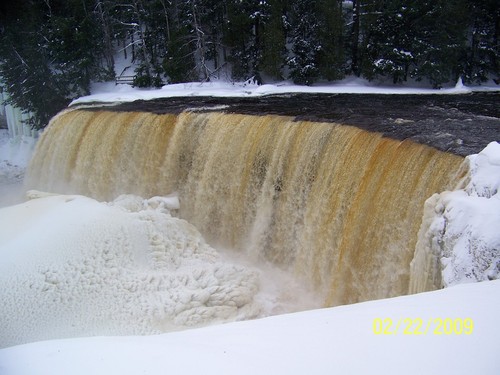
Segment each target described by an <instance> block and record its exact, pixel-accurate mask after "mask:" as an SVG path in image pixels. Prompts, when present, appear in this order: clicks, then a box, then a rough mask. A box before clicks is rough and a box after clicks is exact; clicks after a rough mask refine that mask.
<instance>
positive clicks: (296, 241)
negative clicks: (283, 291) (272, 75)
mask: <svg viewBox="0 0 500 375" xmlns="http://www.w3.org/2000/svg"><path fill="white" fill-rule="evenodd" d="M462 161H463V158H462V157H459V156H455V155H452V154H448V153H444V152H441V151H438V150H436V149H434V148H431V147H428V146H424V145H420V144H416V143H413V142H411V141H399V140H394V139H389V138H385V137H382V136H381V135H380V134H379V133H372V132H367V131H365V130H361V129H359V128H355V127H351V126H341V125H338V124H335V123H331V122H329V123H327V122H310V121H296V120H294V119H293V118H291V117H287V116H279V115H264V116H252V115H245V114H226V113H221V112H209V113H206V112H181V113H178V114H154V113H146V112H111V111H106V110H100V111H92V112H90V111H84V110H74V111H69V112H66V113H63V114H60V115H59V116H57V117H56V118H55V119H54V120H53V121H52V123H51V125H50V126H49V128H48V129H47V130H46V132H45V133H44V134H43V136H42V138H41V139H40V141H39V143H38V146H37V149H36V152H35V155H34V158H33V161H32V164H31V166H30V168H29V171H28V177H27V180H26V186H27V188H36V189H40V190H47V191H52V192H61V193H79V194H84V195H88V196H91V197H94V198H97V199H102V200H108V199H112V198H114V197H116V196H117V195H119V194H122V193H131V194H137V195H141V196H143V197H150V196H154V195H166V194H169V193H172V192H178V193H179V197H180V201H181V210H180V213H179V215H180V216H181V217H183V218H185V219H186V220H188V221H189V222H191V223H192V224H194V225H195V226H196V227H197V228H198V229H199V230H200V231H201V232H202V233H203V234H204V236H205V238H206V239H207V240H208V241H209V242H210V243H212V244H214V245H216V246H223V247H229V248H232V249H234V251H237V252H242V253H245V254H247V255H249V256H251V257H253V258H254V259H256V260H262V261H271V262H272V263H274V264H275V265H278V266H280V267H282V268H284V269H287V270H290V271H291V272H292V273H293V274H294V275H295V276H296V277H297V278H299V279H301V280H304V282H306V283H311V284H312V285H314V287H315V288H316V290H318V291H319V292H320V293H321V294H322V295H323V296H324V299H325V305H338V304H344V303H353V302H358V301H365V300H370V299H377V298H384V297H391V296H397V295H402V294H406V293H407V291H408V286H409V272H410V262H411V260H412V258H413V254H414V250H415V244H416V242H417V234H418V230H419V226H420V223H421V220H422V212H423V204H424V202H425V200H426V199H427V198H428V197H430V196H431V195H432V194H433V193H435V192H441V191H443V190H446V189H447V188H450V187H453V185H454V184H455V181H454V175H455V173H456V172H457V171H458V170H459V166H460V164H461V162H462ZM417 272H418V271H417Z"/></svg>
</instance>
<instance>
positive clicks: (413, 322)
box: [372, 318, 474, 335]
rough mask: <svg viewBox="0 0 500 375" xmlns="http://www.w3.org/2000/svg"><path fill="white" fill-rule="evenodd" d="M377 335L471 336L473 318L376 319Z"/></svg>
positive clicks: (374, 330) (375, 331)
mask: <svg viewBox="0 0 500 375" xmlns="http://www.w3.org/2000/svg"><path fill="white" fill-rule="evenodd" d="M372 328H373V333H374V334H375V335H427V334H432V335H471V334H472V332H473V331H474V322H473V320H472V319H471V318H428V319H422V318H398V319H392V318H375V319H373V326H372Z"/></svg>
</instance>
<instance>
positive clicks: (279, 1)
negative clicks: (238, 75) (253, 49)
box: [259, 0, 288, 80]
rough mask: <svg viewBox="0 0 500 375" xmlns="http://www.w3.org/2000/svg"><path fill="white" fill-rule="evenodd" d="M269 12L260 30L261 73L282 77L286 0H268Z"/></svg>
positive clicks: (286, 11)
mask: <svg viewBox="0 0 500 375" xmlns="http://www.w3.org/2000/svg"><path fill="white" fill-rule="evenodd" d="M268 3H269V12H268V16H267V17H266V19H265V22H264V25H263V31H262V47H261V48H262V60H261V62H260V65H259V67H260V69H261V70H262V73H264V74H266V75H268V76H270V77H271V78H272V79H278V80H281V79H283V78H284V75H283V68H284V66H285V64H286V52H287V51H286V39H287V26H288V20H287V14H288V1H287V0H270V1H269V2H268Z"/></svg>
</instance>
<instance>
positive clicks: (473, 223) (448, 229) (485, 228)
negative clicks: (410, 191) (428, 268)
mask: <svg viewBox="0 0 500 375" xmlns="http://www.w3.org/2000/svg"><path fill="white" fill-rule="evenodd" d="M466 163H467V164H468V169H469V171H470V172H469V177H468V179H467V180H466V181H465V182H464V183H463V184H464V186H463V187H462V188H460V189H457V190H455V191H451V192H443V193H441V194H436V195H435V196H433V197H431V198H430V201H432V204H431V206H433V207H431V209H432V210H433V211H434V212H433V218H432V221H430V222H429V224H428V230H427V232H426V233H425V237H426V238H427V240H428V242H429V243H430V244H431V246H430V249H427V252H430V253H434V254H439V255H440V265H441V274H442V286H444V287H447V286H452V285H456V284H461V283H467V282H477V281H484V280H495V279H498V278H500V193H499V188H500V144H499V143H497V142H491V143H490V144H489V145H488V146H487V147H486V148H485V149H484V150H483V151H481V152H480V153H479V154H477V155H469V156H468V157H467V158H466Z"/></svg>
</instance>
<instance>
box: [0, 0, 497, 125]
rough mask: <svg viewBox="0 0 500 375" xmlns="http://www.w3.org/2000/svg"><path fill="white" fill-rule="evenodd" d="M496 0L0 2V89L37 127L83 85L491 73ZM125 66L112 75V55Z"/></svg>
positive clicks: (433, 78) (479, 76)
mask: <svg viewBox="0 0 500 375" xmlns="http://www.w3.org/2000/svg"><path fill="white" fill-rule="evenodd" d="M499 13H500V10H499V4H498V1H497V0H408V1H403V0H353V1H339V0H170V1H169V0H116V1H106V0H15V1H14V0H10V1H3V2H2V4H1V5H0V37H1V38H0V86H1V89H2V90H3V91H4V92H6V93H7V94H8V97H9V99H8V100H9V103H11V104H13V105H15V106H16V107H19V108H21V109H22V110H23V111H26V112H29V113H30V114H32V117H31V120H30V125H31V126H32V127H33V128H43V127H44V126H45V125H46V124H47V123H48V120H49V119H50V118H51V117H52V116H53V115H54V114H55V113H57V112H58V111H60V110H61V109H62V108H64V107H65V106H67V104H68V103H69V102H70V101H71V100H72V99H74V98H76V97H79V96H82V95H86V94H88V93H89V90H90V84H91V83H92V82H99V81H114V80H115V79H116V76H117V75H118V76H120V75H122V74H123V75H125V76H127V77H130V79H131V83H132V84H133V85H134V86H136V87H160V86H162V85H165V84H169V83H180V82H191V81H210V80H214V79H224V80H229V81H244V80H249V79H252V80H254V81H255V82H258V83H265V82H276V81H280V80H291V81H293V82H294V83H296V84H304V85H312V84H314V83H316V82H327V81H336V80H340V79H343V78H345V77H347V76H358V77H363V78H366V79H368V80H381V81H384V82H391V83H394V84H404V83H405V82H408V81H410V82H417V81H423V82H425V83H427V84H429V85H430V86H432V87H434V88H440V87H442V86H443V85H446V84H449V83H450V82H456V80H457V79H458V78H459V77H461V78H462V79H463V81H464V82H465V83H469V84H477V83H481V82H483V81H486V80H488V79H496V80H498V77H499V50H500V48H499V42H498V36H499V29H500V26H499ZM118 59H120V60H123V59H126V60H127V61H130V62H131V63H133V66H134V69H133V70H132V71H127V72H121V71H117V69H116V67H115V63H116V61H117V60H118Z"/></svg>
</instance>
